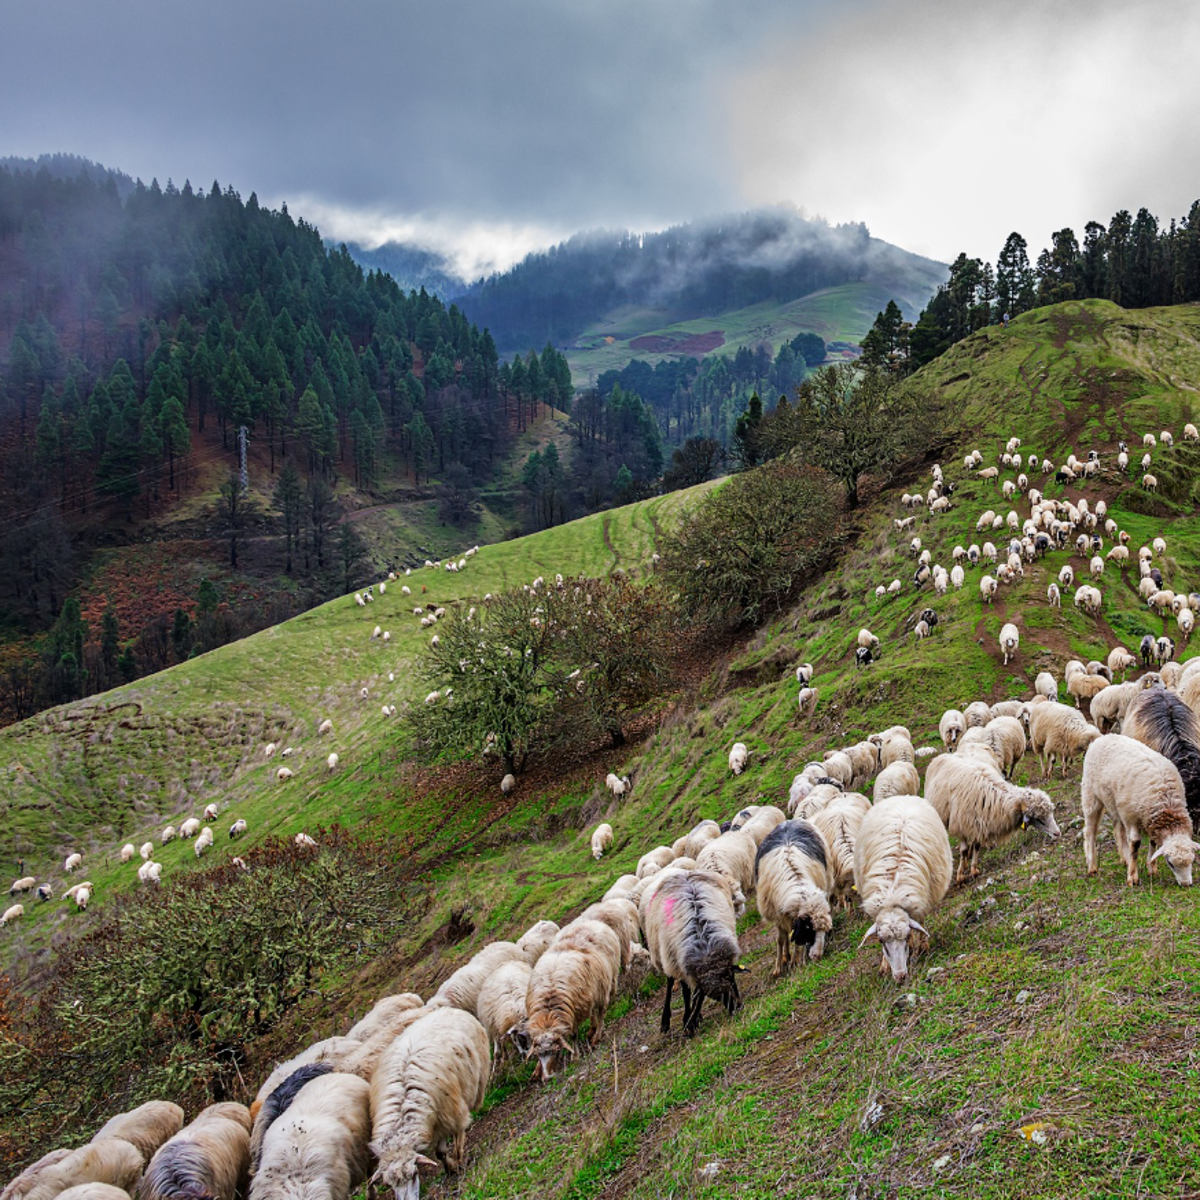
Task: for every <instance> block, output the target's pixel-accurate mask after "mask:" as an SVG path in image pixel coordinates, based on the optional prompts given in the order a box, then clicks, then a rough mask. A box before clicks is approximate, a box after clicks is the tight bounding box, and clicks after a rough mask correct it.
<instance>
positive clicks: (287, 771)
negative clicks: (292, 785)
mask: <svg viewBox="0 0 1200 1200" xmlns="http://www.w3.org/2000/svg"><path fill="white" fill-rule="evenodd" d="M291 777H292V770H291V768H290V767H280V768H279V770H278V771H276V772H275V778H276V780H277V781H278V782H279V783H285V782H286V781H287V780H289V779H291Z"/></svg>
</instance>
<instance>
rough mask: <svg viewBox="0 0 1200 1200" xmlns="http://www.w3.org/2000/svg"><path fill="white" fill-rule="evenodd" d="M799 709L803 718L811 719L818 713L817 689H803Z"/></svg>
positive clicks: (799, 699) (799, 698)
mask: <svg viewBox="0 0 1200 1200" xmlns="http://www.w3.org/2000/svg"><path fill="white" fill-rule="evenodd" d="M798 707H799V711H800V716H801V717H804V718H808V717H811V716H812V715H813V713H814V712H816V711H817V689H816V688H814V687H805V688H801V689H800V695H799V697H798Z"/></svg>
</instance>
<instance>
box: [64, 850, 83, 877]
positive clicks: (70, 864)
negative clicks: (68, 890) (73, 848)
mask: <svg viewBox="0 0 1200 1200" xmlns="http://www.w3.org/2000/svg"><path fill="white" fill-rule="evenodd" d="M82 865H83V855H82V854H79V853H75V854H68V855H67V861H66V862H65V863H63V870H64V871H66V873H67V874H68V875H70V874H71V872H72V871H74V870H75V868H76V867H79V866H82Z"/></svg>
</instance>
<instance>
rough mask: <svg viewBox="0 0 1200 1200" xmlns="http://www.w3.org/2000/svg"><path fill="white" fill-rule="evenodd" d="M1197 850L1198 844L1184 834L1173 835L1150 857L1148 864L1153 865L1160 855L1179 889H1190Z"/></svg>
mask: <svg viewBox="0 0 1200 1200" xmlns="http://www.w3.org/2000/svg"><path fill="white" fill-rule="evenodd" d="M1197 850H1200V843H1198V842H1193V841H1192V840H1191V838H1189V837H1188V835H1187V834H1186V833H1173V834H1172V835H1171V836H1170V837H1169V838H1167V839H1166V841H1164V842H1163V844H1162V845H1161V846H1159V848H1158V849H1157V850H1155V852H1154V853H1153V854H1152V855H1150V862H1151V863H1153V862H1154V861H1155V860H1156V859H1157V858H1158V857H1159V856H1160V855H1161V856H1162V857H1163V858H1165V859H1166V860H1167V866H1169V867H1170V868H1171V872H1172V873H1173V874H1174V876H1175V882H1176V883H1177V884H1179V886H1180V887H1190V886H1191V883H1192V864H1193V863H1194V862H1195V861H1196V851H1197Z"/></svg>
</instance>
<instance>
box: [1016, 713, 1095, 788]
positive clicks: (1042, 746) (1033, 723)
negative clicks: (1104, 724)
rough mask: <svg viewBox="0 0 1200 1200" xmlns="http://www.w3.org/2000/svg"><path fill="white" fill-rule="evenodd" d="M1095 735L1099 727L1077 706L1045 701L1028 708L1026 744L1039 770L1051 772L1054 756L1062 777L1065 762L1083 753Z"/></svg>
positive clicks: (1064, 773) (1045, 772)
mask: <svg viewBox="0 0 1200 1200" xmlns="http://www.w3.org/2000/svg"><path fill="white" fill-rule="evenodd" d="M1099 736H1100V730H1098V729H1097V728H1096V727H1095V726H1094V725H1089V724H1088V722H1087V721H1085V720H1084V719H1083V714H1082V713H1080V712H1079V710H1078V709H1075V708H1070V707H1068V706H1067V705H1065V704H1058V703H1056V702H1055V701H1047V702H1046V703H1045V704H1035V705H1034V706H1033V707H1032V708H1031V709H1030V711H1029V748H1030V749H1031V750H1032V751H1033V752H1034V753H1035V754H1037V755H1038V756H1039V757H1040V759H1041V766H1042V773H1043V774H1048V773H1050V772H1053V770H1054V760H1055V759H1056V758H1057V759H1059V760H1060V762H1061V764H1062V773H1063V776H1064V777H1065V776H1066V772H1067V763H1068V762H1069V761H1070V760H1071V759H1072V758H1077V757H1079V756H1081V755H1083V754H1084V752H1085V751H1086V750H1087V748H1088V746H1090V745H1091V744H1092V742H1094V741H1095V740H1096V739H1097V738H1098V737H1099ZM1047 768H1048V769H1047Z"/></svg>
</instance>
